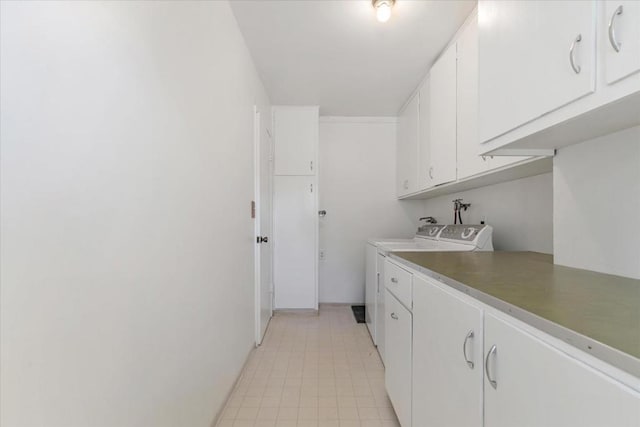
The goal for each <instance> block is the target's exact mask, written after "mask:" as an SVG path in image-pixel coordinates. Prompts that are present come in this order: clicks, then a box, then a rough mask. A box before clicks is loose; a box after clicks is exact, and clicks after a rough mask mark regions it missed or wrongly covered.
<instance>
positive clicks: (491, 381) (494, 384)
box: [484, 344, 498, 389]
mask: <svg viewBox="0 0 640 427" xmlns="http://www.w3.org/2000/svg"><path fill="white" fill-rule="evenodd" d="M497 350H498V347H496V345H495V344H494V345H493V346H492V347H491V350H489V352H488V353H487V357H486V359H484V370H485V372H486V373H487V380H489V384H491V387H493V388H495V389H497V388H498V383H497V382H496V380H494V379H493V378H491V371H489V357H491V355H492V354H496V351H497Z"/></svg>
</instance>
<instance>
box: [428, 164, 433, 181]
mask: <svg viewBox="0 0 640 427" xmlns="http://www.w3.org/2000/svg"><path fill="white" fill-rule="evenodd" d="M429 178H431V179H433V166H431V167H430V168H429Z"/></svg>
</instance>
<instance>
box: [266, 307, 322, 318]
mask: <svg viewBox="0 0 640 427" xmlns="http://www.w3.org/2000/svg"><path fill="white" fill-rule="evenodd" d="M278 314H302V315H307V316H317V315H318V310H316V309H315V308H279V309H277V310H273V315H274V316H277V315H278Z"/></svg>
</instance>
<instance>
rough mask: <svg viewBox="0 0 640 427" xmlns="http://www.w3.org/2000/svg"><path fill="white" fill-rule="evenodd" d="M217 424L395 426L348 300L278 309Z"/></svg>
mask: <svg viewBox="0 0 640 427" xmlns="http://www.w3.org/2000/svg"><path fill="white" fill-rule="evenodd" d="M217 426H218V427H231V426H233V427H240V426H242V427H246V426H252V427H267V426H268V427H293V426H297V427H308V426H313V427H356V426H357V427H369V426H371V427H374V426H375V427H392V426H393V427H399V424H398V421H397V418H396V415H395V413H394V412H393V409H392V408H391V402H390V401H389V398H388V397H387V393H386V391H385V388H384V368H383V365H382V362H381V361H380V357H379V356H378V352H377V351H376V349H375V348H374V346H373V343H372V341H371V338H370V337H369V332H368V331H367V327H366V326H365V325H364V324H357V323H356V322H355V319H354V318H353V314H352V312H351V308H350V307H349V306H331V305H328V306H321V307H320V313H319V315H317V316H316V315H309V314H293V313H279V314H276V315H275V316H274V317H273V318H272V319H271V322H270V324H269V328H268V330H267V334H266V336H265V339H264V342H263V343H262V345H261V346H260V347H258V348H257V349H256V350H255V351H254V352H253V354H252V355H251V357H250V359H249V361H248V362H247V366H246V367H245V369H244V371H243V373H242V376H241V378H240V380H239V381H238V385H237V386H236V389H235V390H234V391H233V394H232V395H231V397H230V399H229V401H228V402H227V406H226V407H225V409H224V410H223V412H222V414H221V416H220V420H219V421H218V424H217Z"/></svg>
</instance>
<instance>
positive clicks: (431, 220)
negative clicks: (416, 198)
mask: <svg viewBox="0 0 640 427" xmlns="http://www.w3.org/2000/svg"><path fill="white" fill-rule="evenodd" d="M419 221H426V222H427V224H437V223H438V221H437V220H436V219H435V218H434V217H432V216H424V217H422V218H420V219H419Z"/></svg>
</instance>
